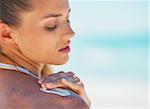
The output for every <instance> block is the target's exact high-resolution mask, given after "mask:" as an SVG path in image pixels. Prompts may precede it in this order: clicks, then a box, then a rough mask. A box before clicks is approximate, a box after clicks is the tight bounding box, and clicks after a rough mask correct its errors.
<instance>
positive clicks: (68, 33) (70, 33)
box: [63, 23, 75, 39]
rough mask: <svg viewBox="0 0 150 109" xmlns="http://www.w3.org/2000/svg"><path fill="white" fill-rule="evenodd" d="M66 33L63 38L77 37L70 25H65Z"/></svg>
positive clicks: (64, 32)
mask: <svg viewBox="0 0 150 109" xmlns="http://www.w3.org/2000/svg"><path fill="white" fill-rule="evenodd" d="M64 26H65V27H64V28H65V29H64V31H63V36H65V37H66V38H69V39H70V38H73V36H74V35H75V33H74V31H73V30H72V28H71V26H70V24H69V23H67V24H64Z"/></svg>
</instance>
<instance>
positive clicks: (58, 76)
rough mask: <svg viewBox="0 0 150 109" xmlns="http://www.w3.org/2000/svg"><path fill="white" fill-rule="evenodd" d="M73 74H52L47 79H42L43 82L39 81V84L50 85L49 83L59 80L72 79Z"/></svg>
mask: <svg viewBox="0 0 150 109" xmlns="http://www.w3.org/2000/svg"><path fill="white" fill-rule="evenodd" d="M73 76H74V74H73V73H72V72H67V73H64V72H59V73H56V74H52V75H49V76H48V77H47V78H45V79H43V80H39V82H38V83H39V84H43V83H51V82H55V81H57V80H59V79H61V78H67V77H73Z"/></svg>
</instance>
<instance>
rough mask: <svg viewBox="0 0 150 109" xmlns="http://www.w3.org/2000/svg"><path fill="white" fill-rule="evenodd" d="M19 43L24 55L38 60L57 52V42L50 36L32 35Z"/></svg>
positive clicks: (52, 55)
mask: <svg viewBox="0 0 150 109" xmlns="http://www.w3.org/2000/svg"><path fill="white" fill-rule="evenodd" d="M18 45H19V48H20V50H21V52H22V53H23V55H24V56H26V57H27V58H29V59H31V60H34V61H38V62H41V61H44V60H46V59H48V58H50V57H54V55H56V54H57V49H56V48H57V43H56V41H55V40H52V39H51V38H50V37H47V38H46V37H45V36H42V38H41V37H40V36H33V37H31V36H30V37H26V38H22V40H20V42H19V44H18Z"/></svg>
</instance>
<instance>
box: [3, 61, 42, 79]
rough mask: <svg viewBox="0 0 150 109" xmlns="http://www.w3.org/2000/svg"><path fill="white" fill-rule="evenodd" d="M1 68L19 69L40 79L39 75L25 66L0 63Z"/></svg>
mask: <svg viewBox="0 0 150 109" xmlns="http://www.w3.org/2000/svg"><path fill="white" fill-rule="evenodd" d="M0 68H2V69H8V70H17V71H18V70H19V71H20V72H22V73H25V74H27V75H30V76H32V77H34V78H36V79H39V78H38V76H36V75H35V74H33V73H31V72H30V71H28V70H27V69H25V68H22V67H19V66H14V65H10V64H5V63H0Z"/></svg>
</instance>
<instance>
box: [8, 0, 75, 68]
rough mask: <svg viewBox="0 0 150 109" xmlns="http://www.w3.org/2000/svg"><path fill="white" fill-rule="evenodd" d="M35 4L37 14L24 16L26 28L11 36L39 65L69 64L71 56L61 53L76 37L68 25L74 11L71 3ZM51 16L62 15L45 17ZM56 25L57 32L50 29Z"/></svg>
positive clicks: (46, 1) (47, 0)
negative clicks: (71, 11) (49, 29)
mask: <svg viewBox="0 0 150 109" xmlns="http://www.w3.org/2000/svg"><path fill="white" fill-rule="evenodd" d="M32 2H33V3H32V4H33V11H31V12H27V13H24V14H23V17H22V25H21V26H20V27H19V28H15V29H14V30H13V31H12V33H11V37H12V38H13V41H14V43H16V44H17V45H18V47H19V48H20V50H21V51H22V53H23V54H24V55H25V56H26V57H27V58H29V59H31V60H32V61H35V62H37V63H47V64H55V65H56V64H64V63H66V62H67V60H68V53H61V52H59V51H58V50H59V49H61V48H64V47H65V46H66V45H69V43H70V39H71V38H72V37H73V36H74V32H73V31H72V29H71V27H70V24H69V22H68V16H69V10H70V7H69V4H68V1H67V0H61V1H60V0H55V1H53V0H38V1H37V0H32ZM50 14H56V15H57V14H61V16H58V17H47V18H45V16H48V15H50ZM33 19H34V20H33ZM54 26H57V28H56V29H55V30H54V31H52V30H51V31H48V29H46V28H48V27H51V28H52V27H54ZM29 48H30V49H29ZM39 50H40V52H39Z"/></svg>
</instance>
